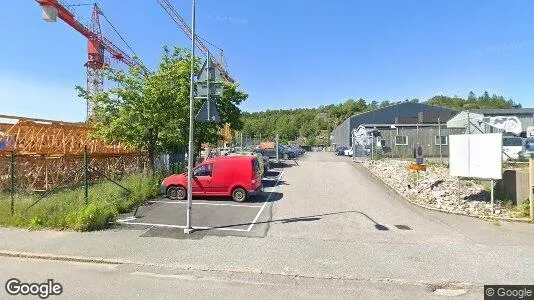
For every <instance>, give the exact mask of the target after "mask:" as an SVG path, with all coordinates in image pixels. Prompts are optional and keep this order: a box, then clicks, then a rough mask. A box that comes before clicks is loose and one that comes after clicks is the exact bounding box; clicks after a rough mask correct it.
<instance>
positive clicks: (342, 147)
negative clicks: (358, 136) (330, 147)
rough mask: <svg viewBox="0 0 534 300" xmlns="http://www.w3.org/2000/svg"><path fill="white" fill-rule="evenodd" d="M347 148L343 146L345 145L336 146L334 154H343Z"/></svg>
mask: <svg viewBox="0 0 534 300" xmlns="http://www.w3.org/2000/svg"><path fill="white" fill-rule="evenodd" d="M347 149H349V148H348V147H345V146H341V147H337V148H336V151H335V154H336V155H341V156H343V155H345V150H347Z"/></svg>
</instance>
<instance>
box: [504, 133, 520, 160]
mask: <svg viewBox="0 0 534 300" xmlns="http://www.w3.org/2000/svg"><path fill="white" fill-rule="evenodd" d="M502 151H503V155H502V159H503V161H507V160H510V159H519V158H520V155H521V152H522V151H523V139H522V138H520V137H516V136H504V137H503V138H502Z"/></svg>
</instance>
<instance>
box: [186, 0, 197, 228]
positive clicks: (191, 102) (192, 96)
mask: <svg viewBox="0 0 534 300" xmlns="http://www.w3.org/2000/svg"><path fill="white" fill-rule="evenodd" d="M195 2H196V0H193V5H192V22H191V32H192V34H191V87H190V90H189V151H188V156H187V160H188V162H187V166H188V167H187V225H186V228H185V229H184V233H186V234H190V233H192V232H193V227H191V207H192V206H193V125H194V116H193V110H194V107H193V106H194V104H195V89H194V87H195V7H196V5H195V4H196V3H195Z"/></svg>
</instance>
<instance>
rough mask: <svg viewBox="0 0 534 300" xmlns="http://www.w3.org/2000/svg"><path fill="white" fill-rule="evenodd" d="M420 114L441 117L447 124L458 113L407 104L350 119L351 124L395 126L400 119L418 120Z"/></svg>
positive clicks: (392, 106)
mask: <svg viewBox="0 0 534 300" xmlns="http://www.w3.org/2000/svg"><path fill="white" fill-rule="evenodd" d="M419 113H427V114H428V113H430V114H432V115H433V116H434V117H435V116H438V115H439V116H441V118H442V122H446V121H447V120H448V119H450V118H451V117H453V116H454V115H456V114H457V113H458V111H456V110H454V109H450V108H445V107H439V106H432V105H428V104H422V103H412V102H405V103H400V104H395V105H391V106H387V107H384V108H379V109H376V110H373V111H369V112H365V113H362V114H359V115H354V116H352V117H350V118H351V122H355V123H356V124H395V123H396V120H399V119H404V120H409V119H417V118H418V116H419ZM403 123H405V122H403Z"/></svg>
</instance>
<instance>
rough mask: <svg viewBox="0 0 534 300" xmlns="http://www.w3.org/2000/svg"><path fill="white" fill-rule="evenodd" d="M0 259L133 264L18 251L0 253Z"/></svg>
mask: <svg viewBox="0 0 534 300" xmlns="http://www.w3.org/2000/svg"><path fill="white" fill-rule="evenodd" d="M0 257H13V258H33V259H43V260H60V261H68V262H82V263H97V264H108V265H122V264H130V263H132V264H133V263H134V262H130V261H125V260H120V259H106V258H103V257H85V256H72V255H61V254H50V253H44V254H43V253H33V252H18V251H0Z"/></svg>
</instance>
